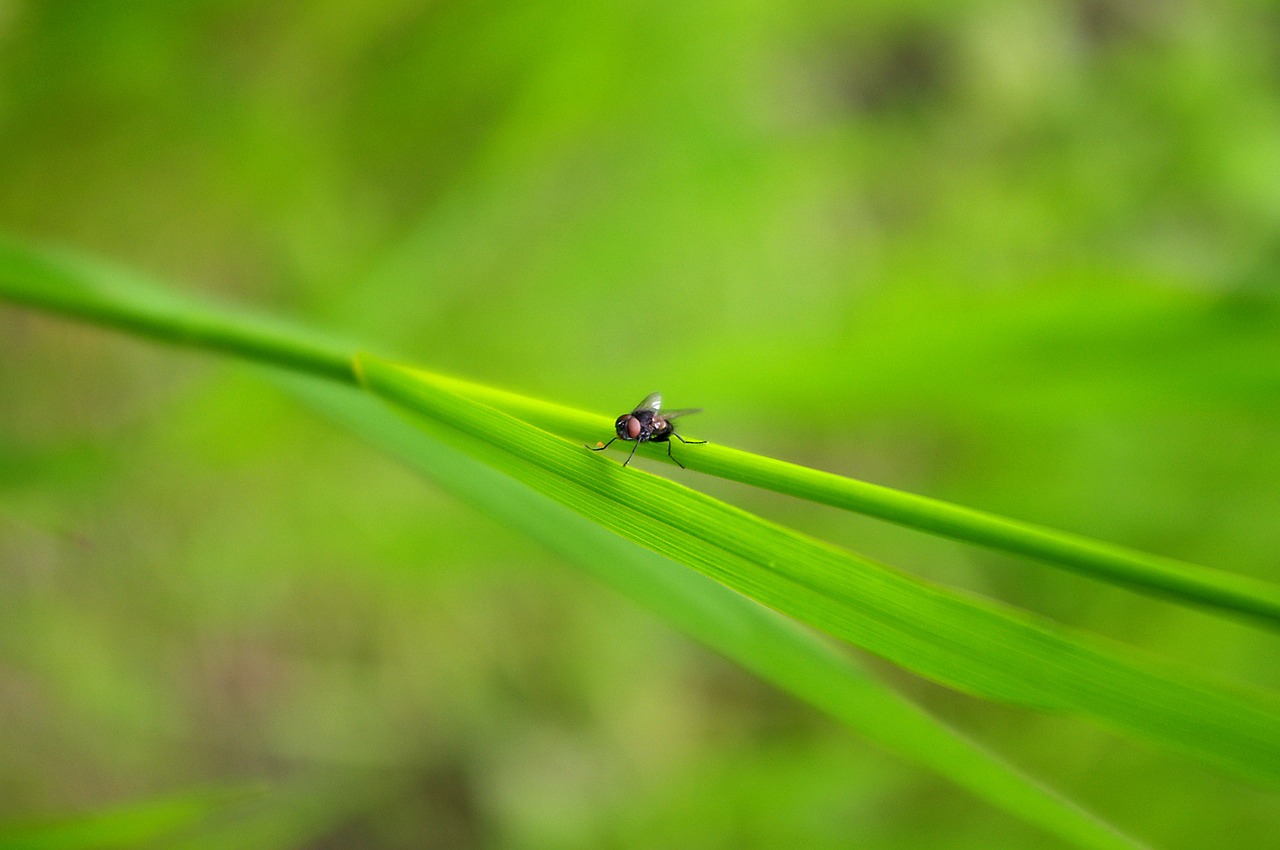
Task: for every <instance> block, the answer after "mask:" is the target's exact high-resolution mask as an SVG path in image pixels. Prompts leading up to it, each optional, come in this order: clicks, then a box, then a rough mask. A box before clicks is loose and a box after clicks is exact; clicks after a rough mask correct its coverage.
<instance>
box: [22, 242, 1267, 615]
mask: <svg viewBox="0 0 1280 850" xmlns="http://www.w3.org/2000/svg"><path fill="white" fill-rule="evenodd" d="M0 298H4V299H7V300H9V301H12V302H14V303H18V304H24V305H26V306H29V307H35V308H38V309H43V310H48V311H52V312H57V313H61V314H63V315H68V316H72V317H76V318H80V319H83V320H86V321H90V322H94V323H97V324H101V325H106V326H110V327H117V328H120V329H123V330H126V331H130V332H133V333H138V334H142V335H144V336H148V337H151V338H153V339H157V340H161V341H164V342H169V343H173V344H178V345H188V346H196V347H201V348H207V349H211V350H215V351H223V352H226V353H230V354H236V355H238V356H241V357H246V358H249V359H253V360H258V361H260V362H266V363H276V364H279V365H283V366H287V367H290V368H293V369H297V370H299V371H303V372H309V373H313V374H318V375H322V376H324V377H328V378H331V379H334V380H338V381H342V382H344V383H351V382H354V375H353V373H352V371H351V359H352V357H353V356H354V354H355V350H356V348H355V346H352V345H348V344H345V343H343V342H340V341H337V340H334V339H332V338H329V337H326V336H324V335H320V334H317V333H315V332H313V331H309V330H307V329H304V328H299V327H296V326H292V325H289V324H287V323H283V322H276V321H271V320H267V319H264V318H262V317H261V316H258V315H250V314H247V313H244V312H240V311H233V310H228V309H225V308H221V307H216V306H213V305H210V304H207V303H201V302H200V301H198V300H196V299H192V298H184V297H181V296H179V295H177V294H174V293H171V292H168V291H165V290H163V289H162V288H160V287H158V286H156V285H155V284H149V283H147V282H145V281H143V280H142V279H141V277H140V276H139V275H137V274H134V273H131V272H128V271H126V270H122V269H117V268H115V267H114V266H111V265H109V264H107V263H105V262H103V261H101V260H97V259H88V258H84V257H81V256H79V255H76V254H74V253H72V252H69V251H62V250H53V249H49V248H41V249H34V248H28V247H25V246H23V245H20V244H18V243H17V242H14V241H13V240H10V239H5V238H3V237H0ZM435 377H436V378H437V379H438V380H440V381H442V382H448V383H449V385H450V386H451V387H452V389H453V391H454V392H457V393H458V394H460V395H464V396H467V397H469V398H473V399H475V400H477V401H482V402H484V403H486V404H489V405H491V406H493V407H496V408H498V409H501V410H505V411H506V412H508V413H514V414H515V415H516V416H518V417H519V418H522V419H527V420H528V421H530V422H533V423H535V424H539V425H542V426H543V427H545V428H547V429H548V430H551V431H555V432H556V433H560V434H562V435H566V436H573V437H575V438H576V439H582V440H588V441H590V440H595V439H597V438H598V436H599V435H601V434H605V435H607V434H610V433H612V420H610V419H608V418H607V417H604V416H600V415H597V414H592V413H586V412H583V411H579V410H574V409H572V408H567V407H563V406H560V405H554V404H549V403H546V402H541V401H537V400H534V399H529V398H526V397H524V396H520V395H517V394H515V393H509V392H505V391H502V390H497V389H494V388H491V387H487V386H483V385H479V384H475V383H472V382H469V381H463V380H459V379H454V378H446V377H443V376H435ZM641 451H652V449H651V448H649V447H646V448H645V449H642V450H641ZM654 456H655V457H657V453H655V454H654ZM658 459H660V460H664V461H665V460H666V458H665V457H660V458H658ZM683 462H685V463H686V466H689V467H690V468H691V469H695V470H698V471H700V472H703V473H706V474H709V475H717V476H719V477H722V478H726V479H729V480H732V481H738V482H741V483H744V484H748V485H751V486H757V487H763V488H765V489H770V490H774V491H776V492H779V493H785V494H787V495H791V496H795V497H797V498H801V499H807V500H810V501H814V502H819V503H822V504H827V505H832V506H835V507H838V508H843V509H845V510H850V511H854V512H857V513H862V514H866V515H868V516H874V517H877V518H879V519H883V520H886V521H889V522H894V523H897V524H899V525H903V526H905V527H908V528H913V529H916V530H918V531H923V532H925V533H928V534H935V535H939V536H943V537H948V538H951V539H953V540H959V541H962V542H967V543H974V544H977V545H981V546H986V547H988V548H990V549H993V550H996V551H1002V552H1007V553H1009V554H1013V555H1021V556H1024V557H1027V558H1032V559H1034V560H1037V561H1039V562H1041V563H1044V564H1048V565H1051V566H1055V567H1059V568H1065V569H1069V570H1073V571H1075V572H1078V573H1080V574H1082V575H1087V576H1091V577H1093V578H1097V579H1101V580H1104V581H1110V582H1113V583H1117V584H1121V585H1124V586H1128V587H1130V588H1133V589H1136V590H1139V591H1148V592H1151V593H1155V594H1159V595H1162V596H1164V597H1165V598H1168V599H1170V600H1173V601H1176V602H1179V603H1182V604H1192V605H1198V606H1202V607H1205V608H1207V609H1211V610H1215V611H1222V612H1225V613H1229V614H1235V615H1243V617H1244V619H1245V621H1246V622H1250V623H1253V624H1255V625H1265V626H1267V627H1270V628H1278V627H1280V587H1277V586H1276V585H1275V584H1274V583H1271V582H1265V581H1262V580H1259V579H1255V578H1251V577H1248V576H1243V575H1238V574H1234V573H1229V572H1226V571H1224V570H1217V569H1210V568H1208V567H1203V566H1200V565H1198V564H1192V563H1189V562H1186V561H1180V560H1176V559H1173V558H1167V557H1163V556H1159V555H1152V554H1149V553H1145V552H1140V551H1137V550H1134V549H1130V548H1127V547H1123V546H1118V545H1115V544H1111V543H1105V542H1102V541H1098V540H1093V539H1091V538H1088V537H1084V536H1082V535H1077V534H1070V533H1067V532H1062V531H1057V530H1055V529H1051V528H1046V527H1043V526H1037V525H1033V524H1031V523H1025V522H1021V521H1018V520H1013V519H1009V518H1006V517H1001V516H998V515H995V514H991V513H987V512H984V511H978V510H974V509H971V508H966V507H963V506H960V505H954V504H950V503H948V502H943V501H940V500H937V499H932V498H929V497H927V496H917V495H914V494H911V493H906V492H903V491H901V490H894V489H892V488H889V487H884V486H881V485H877V484H871V483H868V482H863V481H858V480H856V479H852V478H846V477H844V476H841V475H836V474H834V473H828V472H823V471H820V470H815V469H809V468H807V467H803V466H799V465H797V464H792V463H788V462H786V461H781V460H776V459H774V458H769V457H764V456H761V455H756V454H752V453H750V452H744V451H740V450H736V449H731V448H728V447H726V446H719V445H715V444H714V443H713V444H710V445H706V446H701V447H699V448H698V450H697V451H696V452H692V453H689V454H688V455H687V456H686V458H685V461H683Z"/></svg>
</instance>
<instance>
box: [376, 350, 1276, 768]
mask: <svg viewBox="0 0 1280 850" xmlns="http://www.w3.org/2000/svg"><path fill="white" fill-rule="evenodd" d="M358 366H359V369H358V371H359V374H360V375H361V377H362V380H363V382H364V383H365V385H366V386H368V387H369V388H370V389H372V390H374V391H375V392H377V393H379V394H381V395H383V396H384V397H385V398H387V399H389V400H392V401H394V402H396V403H397V404H400V405H403V406H405V407H408V408H410V409H413V410H415V411H417V412H420V413H423V414H425V415H427V416H429V417H431V418H432V419H435V420H438V421H440V422H442V423H443V424H445V425H447V426H449V427H450V428H452V429H454V430H456V431H458V432H460V433H462V434H464V435H466V436H467V437H468V438H476V439H479V440H480V441H482V442H483V443H484V444H485V445H486V446H487V450H486V451H485V453H484V456H483V458H482V460H484V462H485V463H487V464H489V465H491V466H495V467H496V468H499V469H501V470H502V471H504V472H506V473H507V474H510V475H513V476H515V477H516V478H518V479H519V480H522V481H524V482H525V483H526V484H529V485H530V486H532V487H534V489H537V490H539V491H540V492H543V493H545V494H547V495H550V496H551V497H552V498H554V499H556V500H557V501H560V502H562V503H563V504H565V505H567V506H569V507H571V508H573V509H574V510H576V511H578V512H579V513H582V514H584V515H586V516H588V517H589V518H591V519H592V520H594V521H595V522H597V523H599V524H601V525H603V526H605V527H606V528H609V529H611V530H613V531H615V532H616V533H618V534H621V535H622V536H624V537H626V538H628V539H631V540H633V541H635V542H638V543H640V544H641V545H644V546H646V547H647V548H650V549H653V550H654V551H657V552H659V553H660V554H663V555H666V556H667V557H669V558H672V559H673V560H676V561H678V562H680V563H682V564H685V565H686V566H689V567H692V568H694V569H696V570H698V571H700V572H703V573H704V574H706V575H708V576H711V577H712V578H714V579H716V580H717V581H720V582H721V583H723V584H725V585H727V586H729V587H731V588H733V589H735V590H737V591H739V592H741V593H743V594H745V595H747V596H750V597H752V598H753V599H756V600H757V601H760V602H762V603H764V604H766V605H768V606H769V607H772V608H774V609H776V610H779V611H782V612H783V613H786V614H788V615H790V616H792V617H794V618H796V619H798V620H801V621H803V622H807V623H809V624H811V625H813V626H816V627H818V628H820V629H822V630H823V631H826V632H828V633H829V634H832V635H834V636H837V637H840V638H842V639H844V640H847V641H849V642H850V643H853V644H855V645H857V646H860V647H862V648H864V649H866V650H868V651H870V652H873V653H875V654H877V655H880V656H882V657H884V658H887V659H889V660H891V661H893V662H895V663H898V664H900V665H902V666H903V667H905V668H907V669H910V670H912V671H914V672H916V673H918V674H920V675H922V676H925V677H927V678H930V679H933V680H934V681H937V682H940V683H942V684H945V685H948V686H951V687H954V688H956V689H959V690H963V691H966V692H969V693H972V694H975V695H978V696H982V697H986V698H990V699H996V700H1001V701H1004V702H1009V703H1013V704H1018V705H1024V706H1029V707H1035V708H1039V709H1046V710H1054V711H1067V712H1072V713H1077V714H1082V715H1085V716H1089V717H1093V718H1095V719H1096V720H1098V721H1101V722H1103V723H1105V724H1106V725H1108V726H1110V727H1112V728H1114V729H1118V730H1121V731H1124V732H1127V733H1131V734H1134V735H1138V736H1141V737H1144V738H1147V739H1149V740H1152V741H1156V742H1159V743H1161V744H1163V745H1165V746H1167V747H1170V748H1173V749H1176V750H1179V751H1181V752H1184V753H1187V754H1189V755H1193V756H1195V757H1197V758H1200V759H1202V760H1205V761H1207V762H1211V763H1214V764H1217V765H1220V766H1222V767H1225V768H1228V769H1231V770H1233V771H1236V772H1238V773H1241V774H1244V775H1247V776H1249V777H1252V778H1254V779H1255V780H1258V781H1261V782H1264V783H1266V784H1270V785H1280V702H1278V701H1277V700H1276V698H1275V697H1274V696H1273V695H1271V694H1269V693H1266V692H1262V691H1256V690H1250V689H1246V688H1243V687H1237V686H1231V685H1228V684H1225V683H1219V682H1213V681H1211V680H1209V679H1207V678H1206V677H1203V676H1201V675H1199V674H1195V673H1193V672H1192V671H1190V670H1187V669H1183V668H1179V667H1175V666H1173V665H1163V664H1160V663H1158V662H1156V661H1154V660H1151V659H1147V658H1143V657H1141V656H1139V655H1138V654H1137V653H1135V652H1132V651H1131V650H1126V649H1125V648H1123V647H1121V646H1119V645H1109V644H1107V643H1106V642H1104V641H1102V640H1101V639H1098V638H1096V637H1091V636H1087V635H1083V634H1076V633H1072V632H1069V631H1067V630H1065V629H1062V628H1060V627H1057V626H1055V625H1053V624H1052V623H1049V622H1048V621H1045V620H1042V619H1039V618H1035V617H1032V616H1030V615H1027V614H1025V613H1023V612H1020V611H1017V610H1015V609H1011V608H1008V607H1007V606H1002V605H999V604H996V603H993V602H988V601H985V600H978V599H973V598H970V597H967V596H964V595H962V594H960V593H956V592H954V591H949V590H946V589H943V588H939V587H934V586H931V585H929V584H927V583H925V582H923V581H920V580H918V579H915V578H912V577H910V576H907V575H904V574H902V573H899V572H897V571H895V570H891V569H889V568H887V567H883V566H881V565H878V564H874V563H872V562H870V561H867V560H865V559H863V558H860V557H858V556H855V555H852V554H851V553H848V552H845V551H843V550H840V549H837V548H836V547H833V546H830V545H827V544H824V543H822V542H820V541H817V540H813V539H811V538H808V537H805V536H804V535H801V534H798V533H796V532H793V531H790V530H789V529H785V528H782V527H780V526H777V525H774V524H772V523H769V522H767V521H765V520H762V519H760V518H758V517H755V516H752V515H750V514H747V513H746V512H744V511H741V510H739V509H737V508H734V507H732V506H730V505H727V504H725V503H723V502H719V501H717V500H715V499H712V498H710V497H708V496H705V495H703V494H701V493H698V492H696V491H693V490H690V489H688V488H686V487H683V486H681V485H679V484H676V483H674V482H671V481H668V480H666V479H663V478H658V477H656V476H652V475H649V474H646V473H644V472H641V471H639V470H636V469H625V468H623V467H621V466H619V465H618V464H617V463H614V462H612V461H610V460H608V459H606V458H603V457H599V456H596V455H593V454H592V453H590V452H587V451H586V450H584V449H582V448H581V447H580V446H575V445H573V444H570V443H568V442H567V441H565V440H562V439H560V438H558V437H555V436H553V435H551V434H548V433H546V432H544V431H541V430H539V429H537V428H535V427H533V426H531V425H529V424H528V423H525V422H522V421H520V420H518V419H515V418H513V417H511V416H508V415H506V414H503V413H500V412H498V411H496V410H494V409H492V408H489V407H487V406H485V405H481V404H477V403H475V402H472V401H469V400H467V399H464V398H462V397H460V396H457V395H454V394H453V393H451V392H449V391H448V390H447V389H444V388H442V387H441V386H439V385H437V384H435V383H434V382H433V381H432V379H431V377H430V376H429V375H422V374H419V373H416V372H414V371H412V370H409V369H406V368H404V367H402V366H399V365H398V364H395V363H393V362H390V361H386V360H382V359H379V358H374V357H368V356H362V357H361V358H360V359H359V361H358Z"/></svg>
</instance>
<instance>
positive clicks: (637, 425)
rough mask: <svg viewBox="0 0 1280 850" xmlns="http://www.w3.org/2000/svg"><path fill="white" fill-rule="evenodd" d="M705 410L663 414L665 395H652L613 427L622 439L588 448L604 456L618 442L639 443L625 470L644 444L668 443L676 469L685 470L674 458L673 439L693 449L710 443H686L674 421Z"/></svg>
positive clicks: (670, 456)
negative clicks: (605, 451) (672, 451)
mask: <svg viewBox="0 0 1280 850" xmlns="http://www.w3.org/2000/svg"><path fill="white" fill-rule="evenodd" d="M701 410H702V408H701V407H691V408H688V409H686V410H668V411H665V412H664V411H663V410H662V393H649V394H648V395H647V396H645V397H644V401H642V402H640V403H639V404H637V405H636V408H635V410H633V411H631V412H630V413H624V414H622V415H621V416H619V417H618V421H617V422H615V423H613V430H614V431H616V432H617V434H618V436H616V437H613V438H612V439H610V440H609V442H608V443H597V444H596V445H594V446H587V447H586V448H588V449H591V451H593V452H602V451H604V450H605V449H607V448H609V444H610V443H612V442H613V441H614V440H627V441H635V445H634V446H632V447H631V454H629V455H627V459H626V460H624V461H623V462H622V465H623V466H626V465H627V464H629V463H631V458H633V457H635V454H636V449H638V448H640V444H641V443H666V444H667V457H669V458H671V459H672V460H673V461H675V463H676V466H678V467H680V468H681V469H684V464H683V463H681V462H680V461H678V460H676V459H675V456H674V455H672V454H671V438H672V437H675V438H676V439H677V440H679V441H680V442H682V443H688V444H689V445H701V444H703V443H705V442H706V440H686V439H685V438H684V437H681V436H680V435H679V434H677V433H676V429H675V425H673V424H672V422H671V420H672V419H675V418H676V417H677V416H688V415H689V414H690V413H699V412H700V411H701Z"/></svg>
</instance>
